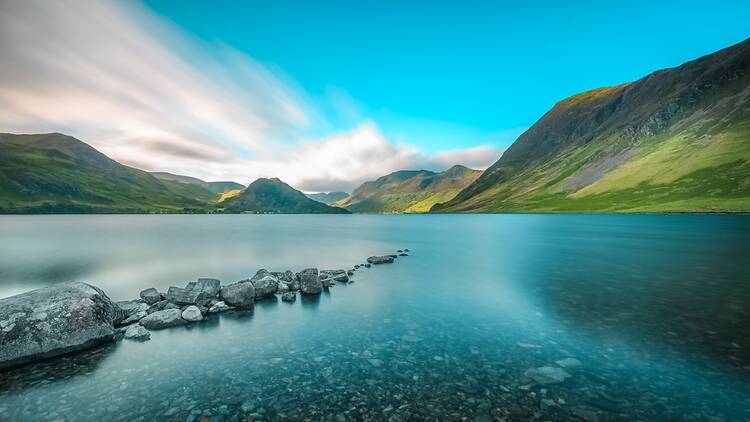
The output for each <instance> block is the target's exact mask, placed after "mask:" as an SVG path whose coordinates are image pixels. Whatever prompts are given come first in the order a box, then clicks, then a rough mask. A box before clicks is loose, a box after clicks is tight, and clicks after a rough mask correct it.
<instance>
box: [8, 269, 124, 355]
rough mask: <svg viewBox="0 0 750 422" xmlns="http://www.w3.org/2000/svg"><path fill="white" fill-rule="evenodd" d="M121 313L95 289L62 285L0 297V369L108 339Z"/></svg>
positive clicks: (88, 346) (87, 286)
mask: <svg viewBox="0 0 750 422" xmlns="http://www.w3.org/2000/svg"><path fill="white" fill-rule="evenodd" d="M122 319H123V312H122V310H121V309H120V308H119V307H118V306H117V305H115V303H114V302H112V301H111V300H110V299H109V297H107V295H106V294H105V293H104V292H103V291H102V290H100V289H99V288H97V287H94V286H91V285H89V284H85V283H78V282H65V283H59V284H55V285H52V286H49V287H44V288H41V289H36V290H32V291H30V292H27V293H23V294H20V295H16V296H11V297H8V298H4V299H0V345H2V346H1V347H0V368H6V367H10V366H15V365H20V364H23V363H26V362H32V361H35V360H39V359H45V358H49V357H53V356H58V355H62V354H65V353H70V352H73V351H77V350H83V349H87V348H90V347H93V346H96V345H98V344H101V343H104V342H108V341H112V340H113V339H114V334H115V327H114V323H115V321H119V320H122Z"/></svg>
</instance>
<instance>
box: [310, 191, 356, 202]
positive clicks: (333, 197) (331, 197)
mask: <svg viewBox="0 0 750 422" xmlns="http://www.w3.org/2000/svg"><path fill="white" fill-rule="evenodd" d="M347 196H349V194H348V193H346V192H319V193H308V194H307V197H308V198H310V199H314V200H316V201H318V202H322V203H324V204H327V205H333V204H334V203H336V202H337V201H340V200H342V199H344V198H346V197H347Z"/></svg>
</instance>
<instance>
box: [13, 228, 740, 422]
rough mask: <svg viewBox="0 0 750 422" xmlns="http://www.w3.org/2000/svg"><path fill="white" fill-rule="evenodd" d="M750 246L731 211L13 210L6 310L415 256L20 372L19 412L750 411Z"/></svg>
mask: <svg viewBox="0 0 750 422" xmlns="http://www.w3.org/2000/svg"><path fill="white" fill-rule="evenodd" d="M749 245H750V216H730V215H533V214H532V215H520V214H519V215H394V216H385V215H383V216H379V215H343V216H342V215H330V216H329V215H320V216H316V215H176V216H175V215H172V216H157V215H133V216H125V215H113V216H107V215H100V216H0V297H5V296H9V295H13V294H17V293H20V292H23V291H27V290H30V289H34V288H38V287H42V286H45V285H49V284H52V283H56V282H61V281H67V280H76V281H85V282H88V283H91V284H94V285H97V286H99V287H101V288H102V289H103V290H104V291H105V292H107V294H108V295H109V296H110V297H111V298H112V299H113V300H124V299H132V298H136V297H137V296H138V292H139V291H140V290H141V289H144V288H146V287H151V286H155V287H158V288H159V289H160V290H166V288H167V287H168V286H170V285H176V286H184V285H185V284H186V283H187V282H188V281H193V280H195V279H196V278H198V277H215V278H219V279H221V280H222V282H223V283H230V282H234V281H238V280H240V279H243V278H247V277H249V276H251V275H253V274H254V273H255V272H256V271H257V270H258V269H260V268H267V269H269V270H272V271H277V270H286V269H292V270H294V271H299V270H300V269H302V268H305V267H313V266H314V267H318V268H320V269H328V268H351V267H352V266H353V265H354V264H358V263H362V262H364V259H365V258H366V257H368V256H370V255H375V254H384V253H394V252H395V251H396V250H397V249H403V248H409V249H410V253H409V254H410V256H407V257H400V258H398V259H397V261H396V263H394V264H390V265H381V266H374V267H373V268H370V269H363V270H358V271H357V273H356V274H355V276H354V277H353V279H354V280H355V282H354V283H353V284H349V285H337V286H335V287H333V288H331V289H330V290H329V291H326V292H324V293H323V294H322V295H321V296H320V297H319V298H318V299H306V300H298V301H297V302H295V303H293V304H289V303H284V302H281V301H265V302H260V303H257V304H256V305H255V308H254V310H253V311H245V312H229V313H226V314H222V315H219V316H212V317H211V318H209V319H208V320H206V321H204V322H201V323H198V324H193V325H190V326H183V327H177V328H172V329H167V330H162V331H154V332H152V338H151V340H150V341H147V342H143V343H140V342H132V341H121V342H117V343H113V344H111V345H109V346H104V347H99V348H96V349H93V350H91V351H88V352H83V353H78V354H74V355H69V356H67V357H64V358H61V359H56V360H52V361H47V362H42V363H37V364H31V365H27V366H23V367H20V368H16V369H12V370H9V371H6V372H3V373H0V420H3V421H4V420H35V421H36V420H50V421H51V420H75V421H81V420H92V421H101V420H124V421H137V420H143V421H146V420H174V421H198V420H201V418H203V417H208V419H204V420H211V421H228V420H255V421H261V420H278V419H288V420H301V419H305V418H306V419H308V420H335V421H345V420H351V421H354V420H372V421H381V420H392V421H400V420H422V419H431V420H461V419H462V418H466V419H468V420H476V421H490V420H519V421H520V420H529V419H533V418H539V419H543V420H566V419H572V420H590V421H591V420H656V419H659V420H696V421H697V420H700V421H705V420H748V419H750V329H748V327H750V247H749ZM568 358H574V359H576V360H577V361H580V366H577V367H568V368H567V369H565V371H566V372H568V374H569V375H570V376H569V377H567V378H566V379H565V380H564V381H563V382H561V383H557V384H549V385H540V384H538V383H536V382H534V381H533V380H532V379H531V378H529V377H528V376H527V375H526V371H527V370H528V369H530V368H538V367H559V366H560V365H561V364H560V363H558V361H562V360H563V359H568ZM563 362H574V361H573V360H572V359H568V360H567V361H563Z"/></svg>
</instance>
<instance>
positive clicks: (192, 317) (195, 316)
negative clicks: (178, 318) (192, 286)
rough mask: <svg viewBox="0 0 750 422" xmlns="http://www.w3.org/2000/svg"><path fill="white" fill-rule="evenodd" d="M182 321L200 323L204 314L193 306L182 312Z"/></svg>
mask: <svg viewBox="0 0 750 422" xmlns="http://www.w3.org/2000/svg"><path fill="white" fill-rule="evenodd" d="M182 319H184V320H185V321H188V322H198V321H201V320H202V319H203V314H201V310H200V309H198V307H197V306H195V305H191V306H188V307H187V308H185V310H184V311H182Z"/></svg>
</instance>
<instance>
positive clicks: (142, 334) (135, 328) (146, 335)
mask: <svg viewBox="0 0 750 422" xmlns="http://www.w3.org/2000/svg"><path fill="white" fill-rule="evenodd" d="M124 337H125V338H126V339H130V340H142V341H143V340H148V339H150V338H151V332H150V331H148V330H147V329H146V328H145V327H144V326H142V325H140V324H133V325H131V326H129V327H128V328H127V329H126V330H125V336H124Z"/></svg>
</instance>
